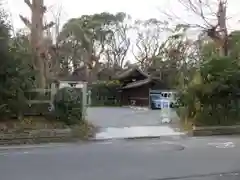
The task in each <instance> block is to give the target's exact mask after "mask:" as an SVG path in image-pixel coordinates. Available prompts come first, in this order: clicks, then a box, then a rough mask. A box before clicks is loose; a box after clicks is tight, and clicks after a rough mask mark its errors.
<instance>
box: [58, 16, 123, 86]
mask: <svg viewBox="0 0 240 180" xmlns="http://www.w3.org/2000/svg"><path fill="white" fill-rule="evenodd" d="M121 21H122V16H119V14H117V15H113V14H110V13H106V12H103V13H100V14H93V15H83V16H81V17H80V18H76V19H71V20H69V21H68V22H67V23H66V24H65V25H64V26H63V29H62V32H61V33H60V36H59V41H61V45H62V46H63V47H65V48H71V49H72V51H71V54H70V55H69V57H67V58H66V59H65V61H67V62H68V61H69V60H70V61H71V62H72V64H73V67H74V69H76V68H78V67H79V66H81V63H82V64H84V66H85V69H86V76H87V77H89V78H88V79H89V81H92V80H93V79H94V78H95V76H96V73H97V72H98V70H99V68H100V67H101V63H100V60H101V57H102V56H103V54H104V52H105V50H106V45H107V44H108V45H109V42H110V41H111V40H112V39H113V34H114V33H113V31H112V27H114V26H115V25H116V24H117V22H121Z"/></svg>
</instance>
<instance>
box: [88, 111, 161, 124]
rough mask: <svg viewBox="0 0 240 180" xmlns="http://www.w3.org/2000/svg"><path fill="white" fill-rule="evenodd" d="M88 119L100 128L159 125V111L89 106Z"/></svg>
mask: <svg viewBox="0 0 240 180" xmlns="http://www.w3.org/2000/svg"><path fill="white" fill-rule="evenodd" d="M87 115H88V120H89V121H91V122H92V123H93V124H96V125H98V126H100V127H102V128H107V127H118V128H120V127H129V126H158V125H160V114H159V111H157V110H155V111H152V110H148V109H147V110H144V109H139V110H137V109H132V108H127V107H126V108H124V107H113V108H111V107H97V108H89V109H88V112H87Z"/></svg>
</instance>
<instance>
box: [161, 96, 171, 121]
mask: <svg viewBox="0 0 240 180" xmlns="http://www.w3.org/2000/svg"><path fill="white" fill-rule="evenodd" d="M170 104H171V102H170V101H169V100H168V99H161V111H160V118H161V122H162V123H170V122H171V107H170Z"/></svg>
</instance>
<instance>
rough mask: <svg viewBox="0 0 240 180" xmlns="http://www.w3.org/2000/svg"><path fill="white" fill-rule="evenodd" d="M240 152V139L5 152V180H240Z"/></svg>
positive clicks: (0, 173)
mask: <svg viewBox="0 0 240 180" xmlns="http://www.w3.org/2000/svg"><path fill="white" fill-rule="evenodd" d="M20 148H21V147H20ZM239 152H240V138H238V137H225V138H224V137H218V138H215V137H208V138H186V139H168V140H165V139H155V140H128V141H127V140H118V141H105V142H94V143H87V144H80V143H79V144H60V145H59V144H58V145H57V146H55V145H50V146H46V147H44V146H42V147H34V146H33V147H32V146H31V147H29V148H28V147H26V148H22V149H18V147H17V148H16V147H14V148H10V149H4V148H0V179H1V180H172V179H175V180H239V179H240V176H239V174H238V172H239V171H240V156H239Z"/></svg>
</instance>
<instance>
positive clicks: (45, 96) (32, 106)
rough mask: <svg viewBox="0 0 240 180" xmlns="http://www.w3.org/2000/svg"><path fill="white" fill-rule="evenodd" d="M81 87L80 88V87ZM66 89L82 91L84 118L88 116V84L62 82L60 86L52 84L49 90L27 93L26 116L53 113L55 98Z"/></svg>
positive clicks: (36, 90)
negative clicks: (59, 91) (60, 91)
mask: <svg viewBox="0 0 240 180" xmlns="http://www.w3.org/2000/svg"><path fill="white" fill-rule="evenodd" d="M78 85H80V86H78ZM64 87H72V88H78V89H81V91H80V93H82V108H83V117H84V118H85V116H86V111H87V109H86V108H87V96H88V95H87V84H86V83H81V84H80V83H76V82H64V83H61V82H60V86H57V85H56V84H51V88H49V89H33V90H31V91H28V92H26V93H25V96H26V97H27V99H28V100H27V104H28V107H27V108H26V110H25V113H24V115H34V116H36V115H46V114H48V113H49V111H51V110H52V109H53V108H54V106H53V101H54V96H55V94H56V93H57V91H58V89H60V88H64Z"/></svg>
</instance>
